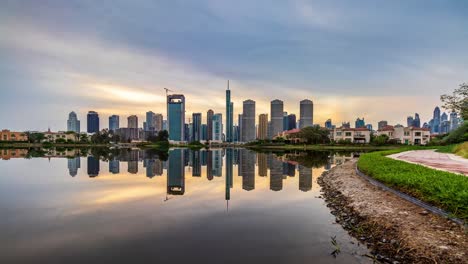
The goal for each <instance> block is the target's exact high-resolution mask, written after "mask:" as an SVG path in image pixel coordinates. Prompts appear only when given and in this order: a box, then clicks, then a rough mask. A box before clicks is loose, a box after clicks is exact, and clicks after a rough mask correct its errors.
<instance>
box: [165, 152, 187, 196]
mask: <svg viewBox="0 0 468 264" xmlns="http://www.w3.org/2000/svg"><path fill="white" fill-rule="evenodd" d="M184 162H185V151H184V150H183V149H172V150H169V160H168V168H167V194H172V195H183V194H184V193H185V166H184Z"/></svg>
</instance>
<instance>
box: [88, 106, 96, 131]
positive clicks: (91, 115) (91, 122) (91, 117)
mask: <svg viewBox="0 0 468 264" xmlns="http://www.w3.org/2000/svg"><path fill="white" fill-rule="evenodd" d="M87 121H88V129H87V132H88V133H96V132H99V114H98V113H96V112H94V111H89V112H88V116H87Z"/></svg>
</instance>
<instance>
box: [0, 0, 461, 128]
mask: <svg viewBox="0 0 468 264" xmlns="http://www.w3.org/2000/svg"><path fill="white" fill-rule="evenodd" d="M422 5H424V8H421V6H422ZM264 6H268V7H269V8H263V7H264ZM389 10H390V11H391V12H389ZM466 11H468V3H465V2H458V1H447V2H443V3H441V2H439V1H413V2H411V3H407V2H406V1H392V2H381V3H379V6H377V5H376V4H375V3H374V1H363V2H359V3H353V4H349V3H345V2H342V1H338V2H334V3H330V2H328V1H322V0H320V1H315V2H313V3H309V2H307V1H291V2H284V3H270V2H269V1H259V2H255V3H250V2H247V1H241V2H237V3H236V4H232V3H219V2H213V1H208V0H207V1H197V2H196V3H186V2H185V3H182V2H179V1H171V2H170V3H153V2H152V1H142V2H141V3H140V4H139V5H138V6H136V5H132V4H129V3H126V2H125V1H113V2H109V3H99V2H83V1H76V2H75V1H67V2H61V1H53V0H51V1H47V2H41V3H40V4H39V3H38V2H36V1H22V2H14V1H11V2H3V3H0V21H1V22H2V23H0V33H1V34H2V36H4V37H3V38H1V39H0V54H1V55H2V58H3V60H2V61H1V62H0V76H1V84H2V87H3V89H2V94H1V97H0V128H1V129H3V128H5V129H11V130H17V131H26V130H38V131H46V130H47V128H48V127H50V128H51V129H52V130H54V131H59V130H66V120H67V119H68V114H69V113H70V112H71V111H74V112H76V114H77V115H78V119H79V120H80V121H81V126H82V129H81V130H84V129H83V128H85V127H86V125H87V124H86V114H87V112H88V111H96V112H98V113H99V116H100V120H103V121H101V124H102V125H103V127H107V125H108V124H107V120H108V117H109V116H110V115H112V114H116V115H119V116H120V117H121V121H123V122H121V125H122V127H124V124H126V123H127V122H126V117H128V116H130V115H133V114H134V115H137V116H138V119H139V126H140V127H141V126H142V125H143V120H144V115H145V113H146V112H147V111H153V112H154V113H162V114H163V116H164V117H165V118H166V98H165V91H164V87H167V88H169V89H171V90H173V91H174V92H173V93H178V94H184V96H185V97H186V115H187V118H186V121H187V120H188V117H191V114H192V113H202V117H203V118H202V123H205V122H206V112H207V111H208V109H212V110H213V111H214V112H215V113H222V114H223V120H225V118H226V116H225V90H226V88H227V80H230V90H231V100H232V101H233V102H234V115H233V116H234V124H236V123H237V115H238V114H239V113H241V112H242V102H243V101H245V100H247V99H252V100H254V101H255V102H256V114H257V115H256V118H255V121H256V123H257V122H258V115H259V114H261V113H268V114H270V107H269V106H270V101H272V100H274V99H279V100H282V101H283V102H284V110H285V111H287V112H288V114H290V113H293V114H296V116H297V118H299V101H300V100H302V99H310V100H312V101H313V103H314V123H315V124H320V125H323V123H324V122H325V121H326V120H327V119H329V118H330V119H332V122H333V124H334V125H337V126H338V125H340V124H341V123H342V122H350V123H351V124H354V121H355V120H356V118H358V117H359V118H363V117H364V119H365V121H366V124H367V123H370V124H372V125H373V126H374V127H376V126H377V122H379V121H381V120H386V121H388V123H389V124H393V125H396V124H398V123H399V124H403V125H405V123H406V118H407V117H408V116H410V115H411V116H413V115H414V114H415V113H419V115H420V118H421V124H422V123H424V122H428V121H429V120H430V119H431V118H432V113H433V110H434V108H435V107H436V106H439V107H440V106H441V102H440V95H442V94H446V93H451V92H452V91H453V89H455V88H457V87H458V85H459V84H461V83H463V82H466V81H467V80H466V72H468V63H467V61H468V52H467V50H466V47H467V46H468V35H467V34H466V28H468V17H466V15H465V14H466ZM265 95H267V96H265ZM207 102H209V104H208V103H207ZM441 112H446V113H449V112H450V111H449V110H446V109H442V108H441ZM223 123H225V121H223Z"/></svg>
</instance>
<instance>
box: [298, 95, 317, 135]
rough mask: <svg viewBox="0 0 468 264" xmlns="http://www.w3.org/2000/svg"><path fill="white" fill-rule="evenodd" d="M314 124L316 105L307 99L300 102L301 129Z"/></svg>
mask: <svg viewBox="0 0 468 264" xmlns="http://www.w3.org/2000/svg"><path fill="white" fill-rule="evenodd" d="M313 124H314V103H313V102H312V101H311V100H308V99H305V100H302V101H301V102H300V115H299V128H301V129H302V128H304V127H308V126H312V125H313Z"/></svg>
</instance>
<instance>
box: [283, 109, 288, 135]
mask: <svg viewBox="0 0 468 264" xmlns="http://www.w3.org/2000/svg"><path fill="white" fill-rule="evenodd" d="M288 128H289V123H288V112H283V131H286V130H289V129H288Z"/></svg>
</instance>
